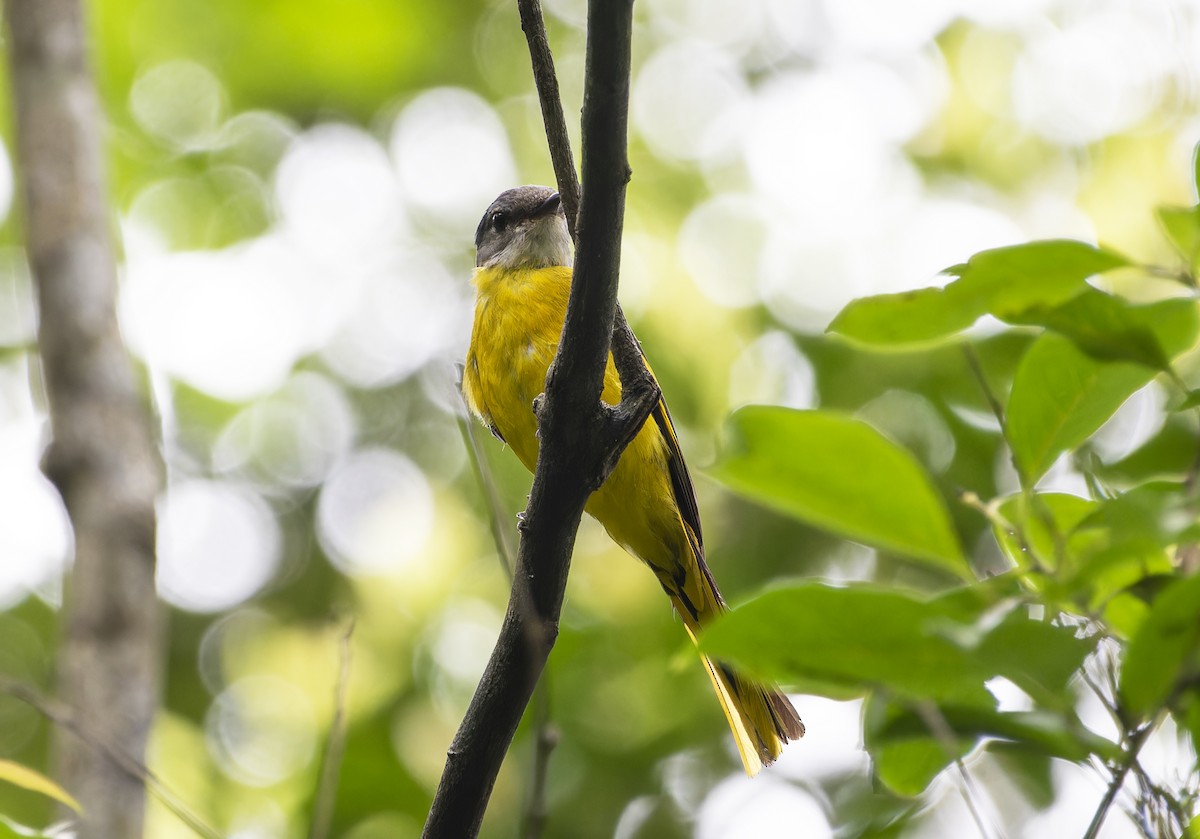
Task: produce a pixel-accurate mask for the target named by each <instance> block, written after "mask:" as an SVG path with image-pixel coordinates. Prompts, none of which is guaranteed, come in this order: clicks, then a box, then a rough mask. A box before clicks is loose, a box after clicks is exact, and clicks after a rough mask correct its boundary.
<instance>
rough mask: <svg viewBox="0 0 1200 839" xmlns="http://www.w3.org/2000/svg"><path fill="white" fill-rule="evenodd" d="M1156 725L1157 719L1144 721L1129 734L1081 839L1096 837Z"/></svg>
mask: <svg viewBox="0 0 1200 839" xmlns="http://www.w3.org/2000/svg"><path fill="white" fill-rule="evenodd" d="M1157 725H1158V720H1157V719H1156V720H1153V721H1151V722H1148V723H1145V724H1144V725H1142V726H1141V727H1140V728H1138V729H1137V730H1135V731H1133V732H1132V733H1131V734H1129V737H1128V742H1129V745H1128V748H1127V750H1126V752H1125V759H1124V760H1122V761H1121V763H1120V764H1119V765H1118V766H1117V768H1116V769H1115V770H1114V771H1113V777H1112V781H1110V782H1109V784H1108V790H1107V791H1106V792H1105V793H1104V798H1102V799H1101V800H1100V806H1099V807H1097V808H1096V814H1095V815H1094V816H1092V822H1091V824H1089V825H1088V829H1087V832H1086V833H1084V834H1083V839H1096V836H1097V835H1099V833H1100V828H1101V827H1103V826H1104V819H1105V817H1106V816H1107V815H1108V811H1109V809H1110V808H1111V807H1112V805H1113V802H1114V801H1115V800H1116V799H1117V794H1118V793H1119V792H1120V791H1121V787H1122V786H1124V785H1125V776H1126V775H1128V774H1129V770H1130V769H1132V768H1133V765H1134V764H1135V763H1137V759H1138V754H1139V753H1140V752H1141V751H1142V746H1144V745H1146V741H1147V740H1149V739H1150V733H1151V732H1152V731H1154V729H1155V728H1156V727H1157Z"/></svg>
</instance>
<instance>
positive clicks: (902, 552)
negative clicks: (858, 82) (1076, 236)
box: [703, 205, 1200, 835]
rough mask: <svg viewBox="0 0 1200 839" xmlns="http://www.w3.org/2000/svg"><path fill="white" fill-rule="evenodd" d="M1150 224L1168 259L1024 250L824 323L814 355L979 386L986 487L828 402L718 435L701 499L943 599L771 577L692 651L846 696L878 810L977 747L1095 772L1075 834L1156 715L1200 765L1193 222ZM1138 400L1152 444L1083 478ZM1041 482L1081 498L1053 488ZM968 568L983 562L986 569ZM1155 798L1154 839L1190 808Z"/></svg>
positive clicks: (776, 411) (1134, 766)
mask: <svg viewBox="0 0 1200 839" xmlns="http://www.w3.org/2000/svg"><path fill="white" fill-rule="evenodd" d="M1159 219H1160V222H1161V224H1162V228H1163V231H1164V233H1165V235H1166V236H1167V238H1168V239H1169V240H1170V241H1171V243H1172V244H1173V245H1174V247H1175V248H1176V250H1177V251H1178V254H1179V256H1180V260H1181V264H1180V265H1179V266H1169V267H1164V266H1151V265H1142V264H1138V263H1136V262H1135V261H1134V260H1132V259H1130V258H1128V257H1126V256H1124V255H1122V254H1119V253H1116V252H1114V251H1112V250H1109V249H1106V248H1103V247H1096V246H1093V245H1090V244H1086V243H1083V242H1077V241H1068V240H1052V241H1036V242H1030V243H1027V244H1023V245H1017V246H1013V247H1005V248H999V249H995V250H988V251H984V252H981V253H978V254H976V255H975V256H973V257H971V258H970V259H969V260H968V261H967V262H966V263H965V264H962V265H956V266H953V267H951V268H948V269H947V270H946V271H945V272H943V273H944V275H945V277H946V282H945V284H944V285H942V286H938V287H931V288H925V289H920V290H917V291H911V292H904V293H900V294H886V295H878V296H873V297H867V298H862V299H858V300H855V301H852V302H851V303H850V304H849V305H848V306H846V307H845V308H844V309H843V310H842V311H841V312H840V313H839V314H838V315H837V316H836V317H835V318H834V320H833V321H832V323H831V324H830V326H829V329H828V331H829V332H830V333H831V334H832V335H833V336H834V337H833V338H831V339H829V340H830V341H832V342H833V343H835V344H836V343H838V342H848V343H850V344H852V345H853V346H856V347H858V348H860V349H863V348H865V349H866V350H868V351H870V352H873V353H889V354H891V356H889V355H875V356H874V357H875V358H877V359H878V366H880V367H881V368H882V367H884V366H885V365H886V364H889V363H891V362H890V361H889V359H890V358H891V357H892V356H894V355H895V354H897V353H906V354H908V356H907V357H909V358H911V359H913V363H914V364H919V363H920V361H921V359H922V358H923V357H925V356H924V355H922V354H926V355H927V354H928V353H930V352H939V351H942V350H943V349H944V348H946V347H957V348H959V349H960V350H961V353H962V356H961V360H962V363H961V365H960V369H959V370H958V372H957V373H956V374H954V375H952V376H951V377H950V380H948V381H944V382H942V386H943V389H944V390H945V391H947V392H962V391H963V390H964V389H965V388H968V387H971V386H974V387H976V388H978V389H980V392H981V393H982V395H983V397H984V401H985V402H986V404H987V405H988V406H989V409H990V411H991V412H992V413H993V414H994V420H995V428H996V433H997V434H998V435H999V437H1000V441H999V443H1000V446H1001V448H1002V449H1003V450H1005V451H1006V452H1007V455H1008V458H1009V459H1010V460H1011V464H1012V470H1013V478H1012V479H1011V481H1010V483H1012V484H1013V485H1012V486H1010V487H1004V486H1003V484H1004V480H1003V478H1002V477H998V478H997V479H996V480H995V482H994V485H979V486H963V487H958V488H957V490H956V491H955V490H948V488H947V487H946V486H944V482H942V483H939V481H938V479H937V476H935V475H933V474H931V472H930V470H929V469H927V468H926V466H925V465H924V464H923V463H922V462H921V460H920V458H919V452H915V451H912V450H910V449H909V448H906V447H905V445H902V443H901V442H900V441H897V440H895V439H892V438H891V437H890V436H888V434H887V433H885V431H884V430H881V428H877V427H875V426H872V425H871V424H869V423H868V422H867V421H866V420H865V419H863V418H860V417H856V416H852V415H850V414H848V413H844V412H839V411H836V410H832V409H822V410H804V411H800V410H791V409H786V408H779V407H767V406H750V407H745V408H742V409H740V410H739V411H737V412H735V413H734V414H733V415H732V416H731V417H730V419H729V422H728V428H727V443H726V446H725V449H724V453H723V455H722V456H721V458H720V459H719V460H718V462H717V463H716V465H715V466H714V468H713V469H712V470H711V474H712V475H713V476H714V477H716V478H717V479H718V480H719V481H721V482H722V483H724V484H725V485H726V486H728V487H729V488H730V489H732V490H733V491H735V492H737V493H739V494H741V495H743V496H745V497H747V498H749V499H752V500H754V501H756V502H759V503H761V504H763V505H765V506H767V507H770V508H772V509H774V510H776V511H778V512H781V513H783V514H785V515H787V516H791V517H794V518H796V519H799V520H800V521H802V522H805V523H806V524H809V525H812V526H815V527H817V528H820V529H823V530H827V531H830V532H831V533H833V534H835V535H838V536H841V537H844V538H846V539H850V540H853V541H856V542H859V543H862V544H865V545H868V546H870V547H873V548H875V549H877V551H879V552H880V553H881V554H884V555H888V556H898V557H903V558H904V560H903V561H907V562H910V563H913V564H916V565H919V566H922V567H924V568H926V569H929V570H930V571H931V572H932V573H933V574H934V575H935V576H934V579H940V580H941V581H942V584H941V585H940V586H937V585H935V586H934V587H933V588H934V591H932V592H929V591H925V592H920V591H910V590H906V589H904V588H898V587H891V588H885V587H881V586H878V585H871V584H863V583H860V584H849V585H845V584H840V585H833V584H827V583H823V582H817V581H807V582H803V583H797V584H790V585H785V586H782V587H777V588H773V589H771V590H769V591H767V592H765V593H764V594H762V595H760V596H758V597H757V598H755V599H753V600H751V601H750V602H748V603H746V604H744V605H743V606H741V607H739V608H738V609H735V610H734V612H733V613H732V614H731V615H729V616H728V617H727V618H726V619H724V620H723V621H721V622H719V623H718V624H717V625H715V626H714V627H713V628H712V629H711V630H709V631H708V632H707V633H706V634H705V636H704V638H703V646H704V648H705V649H706V651H708V652H709V653H711V654H713V655H715V656H717V657H719V658H722V659H726V660H731V661H735V662H737V663H738V664H740V665H743V666H745V667H748V668H750V669H751V670H753V671H754V672H757V673H758V674H760V675H761V676H763V677H767V678H773V679H778V680H780V681H782V682H784V683H786V684H788V685H791V686H793V687H795V688H797V689H799V690H801V691H804V692H808V693H814V694H820V695H824V696H828V697H833V698H845V697H849V696H863V697H865V698H866V704H865V710H864V723H863V724H864V742H865V745H866V748H867V750H868V751H869V753H870V755H871V758H872V760H873V765H874V771H875V775H876V778H877V780H878V781H879V782H881V783H882V784H883V785H884V786H885V787H886V788H887V789H888V790H890V791H891V792H892V793H894V794H896V795H898V796H916V795H918V794H920V793H921V792H923V791H924V790H925V789H926V788H927V787H928V786H929V784H930V783H931V781H932V780H933V779H934V778H935V777H936V776H937V775H938V774H939V773H940V772H942V771H943V770H945V769H946V768H947V767H950V766H953V765H955V764H956V763H958V762H959V761H961V759H962V758H963V757H965V756H966V755H968V754H969V753H971V752H972V751H974V750H977V749H979V748H981V747H982V748H987V749H988V750H990V751H992V752H994V753H997V754H1003V753H1010V754H1011V753H1016V754H1020V755H1024V756H1026V757H1028V756H1037V757H1038V758H1040V759H1044V758H1058V759H1061V760H1066V761H1072V762H1076V763H1079V764H1093V765H1102V766H1105V767H1108V768H1109V769H1110V770H1111V775H1112V786H1113V791H1114V794H1113V795H1112V796H1109V797H1107V798H1106V803H1105V804H1104V805H1103V806H1102V807H1101V810H1100V812H1098V813H1097V814H1096V819H1095V824H1094V829H1098V827H1099V824H1100V823H1101V822H1102V821H1103V818H1104V814H1105V811H1106V809H1107V807H1108V804H1109V803H1111V799H1112V798H1114V797H1115V791H1116V790H1118V789H1119V788H1120V786H1121V784H1122V782H1123V779H1124V778H1125V777H1126V776H1127V774H1128V773H1129V772H1130V771H1131V770H1133V771H1135V772H1140V767H1139V765H1138V750H1139V749H1140V748H1141V745H1142V743H1143V742H1144V739H1145V737H1146V736H1147V734H1148V733H1149V732H1150V731H1152V730H1153V729H1154V727H1156V726H1158V725H1159V724H1160V723H1161V721H1162V720H1163V719H1164V718H1166V717H1167V716H1171V717H1173V718H1174V720H1175V723H1176V725H1177V726H1178V727H1179V729H1180V730H1183V731H1186V732H1188V733H1189V734H1190V737H1191V738H1192V740H1193V744H1194V745H1195V747H1196V749H1197V750H1200V576H1198V575H1197V573H1196V572H1197V568H1198V567H1200V563H1198V562H1197V558H1198V554H1197V551H1198V548H1200V546H1198V544H1197V543H1198V542H1200V523H1198V522H1200V519H1198V513H1200V492H1198V488H1197V464H1198V463H1200V461H1198V459H1197V458H1196V456H1195V454H1194V453H1195V451H1196V445H1197V435H1196V430H1195V420H1194V418H1193V417H1191V416H1189V415H1187V412H1189V411H1191V409H1193V408H1196V407H1197V406H1198V405H1200V395H1198V392H1197V390H1195V389H1194V385H1189V384H1188V380H1189V378H1191V379H1193V380H1194V379H1195V370H1194V358H1193V356H1192V350H1193V348H1194V347H1195V345H1196V342H1197V337H1198V336H1200V311H1198V309H1197V300H1196V294H1195V292H1196V287H1197V284H1196V278H1195V272H1196V271H1197V270H1198V268H1200V261H1198V256H1197V253H1198V245H1197V243H1200V205H1198V206H1196V207H1190V208H1186V209H1173V208H1164V209H1162V210H1160V212H1159ZM1164 280H1166V281H1167V282H1164ZM997 333H1000V336H1003V335H1006V334H1011V335H1013V336H1014V337H1016V336H1024V338H1025V340H1024V341H1023V342H1015V343H1012V344H1011V346H1013V347H1017V348H1018V350H1017V357H1016V359H1015V362H1014V365H1013V366H1011V369H1010V370H989V369H987V365H986V364H985V363H984V362H983V361H981V358H983V357H984V352H983V350H984V348H985V345H986V343H987V342H994V341H995V340H997V337H998V335H997ZM1147 386H1153V387H1155V388H1160V387H1161V388H1164V389H1165V390H1166V391H1167V393H1168V396H1167V397H1166V399H1165V400H1164V404H1163V406H1162V408H1161V410H1160V413H1161V414H1162V415H1161V416H1160V417H1158V418H1157V419H1158V421H1159V422H1160V423H1161V425H1162V428H1163V431H1161V432H1160V433H1159V435H1158V436H1157V437H1155V438H1154V439H1151V440H1150V441H1149V442H1147V443H1146V444H1145V445H1144V446H1142V447H1141V449H1139V450H1138V451H1135V452H1134V453H1133V454H1131V455H1129V456H1128V457H1126V458H1123V459H1121V460H1113V461H1109V462H1106V461H1105V459H1104V457H1103V456H1102V455H1101V453H1100V451H1099V450H1098V449H1097V447H1095V446H1094V445H1093V444H1092V440H1093V437H1094V435H1095V434H1096V432H1097V431H1098V430H1099V429H1101V427H1102V426H1104V425H1105V424H1106V423H1107V422H1108V421H1109V420H1110V419H1112V417H1113V416H1114V414H1115V413H1116V412H1117V411H1118V409H1119V408H1121V406H1122V405H1123V404H1124V403H1125V402H1126V401H1127V400H1128V399H1129V398H1130V397H1131V396H1133V395H1134V394H1135V393H1136V392H1138V391H1139V390H1141V389H1143V388H1146V387H1147ZM1168 436H1169V439H1168ZM1064 475H1065V476H1067V477H1069V478H1072V479H1074V485H1075V486H1078V487H1080V488H1081V489H1080V490H1078V491H1075V492H1062V491H1055V487H1056V486H1059V485H1061V484H1062V478H1063V476H1064ZM997 487H999V488H997ZM965 510H970V511H971V512H972V513H973V514H974V515H975V516H981V517H983V519H984V520H985V529H986V531H990V534H986V533H985V537H986V538H985V539H983V540H980V541H979V542H978V543H977V544H980V545H982V547H977V548H976V550H975V554H976V555H971V554H970V553H969V552H967V551H964V548H963V545H964V544H966V543H967V542H966V538H965V537H967V534H966V533H964V528H963V525H962V522H963V516H962V513H963V512H964V511H965ZM988 553H991V554H993V555H995V554H998V555H999V557H1000V558H1001V559H1002V561H1003V563H1004V567H1003V568H1002V569H1001V570H1000V571H999V573H996V571H995V569H994V568H989V567H988V566H987V564H986V563H985V562H984V555H986V554H988ZM1101 653H1103V654H1101ZM1113 653H1115V656H1114V655H1113ZM1105 661H1115V666H1113V667H1110V668H1108V670H1107V671H1106V670H1105V668H1104V662H1105ZM1106 680H1107V682H1108V686H1107V687H1106V686H1105V684H1104V682H1105V681H1106ZM1001 681H1003V682H1006V683H1008V684H1009V685H1010V687H1011V686H1015V687H1016V688H1017V689H1019V691H1020V692H1021V693H1023V694H1024V697H1025V699H1026V700H1027V702H1026V706H1027V707H1026V708H1025V709H1023V710H1014V709H1012V707H1011V705H1012V703H1007V705H1006V706H1005V707H1002V705H1001V703H1000V702H999V701H998V699H997V694H999V693H1000V692H1001V691H999V690H997V689H996V687H997V685H999V684H1000V683H1001ZM1097 682H1100V683H1099V684H1098V683H1097ZM1089 689H1091V690H1094V691H1096V693H1097V694H1098V695H1099V697H1100V698H1101V700H1102V701H1104V702H1105V703H1106V704H1107V706H1108V707H1109V710H1110V711H1111V713H1112V716H1113V718H1114V720H1115V722H1116V728H1117V729H1118V730H1119V736H1118V737H1116V738H1112V739H1110V738H1107V737H1102V736H1100V735H1098V734H1097V733H1095V732H1094V731H1093V730H1091V729H1089V728H1088V727H1086V726H1085V725H1084V724H1083V723H1082V722H1081V720H1080V717H1079V715H1078V713H1077V704H1078V697H1079V695H1080V694H1081V693H1082V692H1083V691H1085V690H1089ZM812 722H813V723H814V724H816V725H819V724H820V722H819V721H812ZM959 766H960V768H961V767H962V764H961V763H959ZM1192 774H1193V775H1194V774H1195V773H1194V772H1193V773H1192ZM1187 783H1190V782H1187ZM1184 786H1186V783H1185V784H1184ZM1173 796H1174V800H1173V803H1172V805H1171V806H1168V807H1166V808H1164V810H1163V812H1164V815H1163V816H1162V818H1164V819H1167V820H1168V821H1169V822H1170V823H1169V824H1167V825H1166V826H1165V827H1164V826H1163V825H1160V826H1159V827H1158V828H1156V829H1163V830H1166V831H1167V832H1168V833H1169V832H1171V831H1175V832H1176V833H1175V835H1178V832H1179V831H1182V830H1184V829H1185V828H1186V825H1187V819H1188V818H1190V817H1191V816H1192V815H1194V814H1191V813H1188V812H1186V811H1187V809H1188V805H1187V804H1186V802H1189V801H1194V795H1193V794H1192V793H1190V792H1189V790H1188V789H1183V788H1181V789H1179V790H1176V791H1174V793H1173ZM1181 802H1185V803H1181ZM1164 835H1166V834H1165V833H1164Z"/></svg>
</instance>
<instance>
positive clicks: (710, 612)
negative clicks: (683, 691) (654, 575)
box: [659, 547, 804, 777]
mask: <svg viewBox="0 0 1200 839" xmlns="http://www.w3.org/2000/svg"><path fill="white" fill-rule="evenodd" d="M688 558H689V559H694V560H695V563H696V564H695V567H694V569H693V568H689V569H688V570H689V572H691V571H693V570H694V571H695V572H698V573H694V574H693V573H688V574H687V575H686V580H687V582H686V583H684V584H683V585H680V584H679V581H678V580H672V581H670V582H667V581H665V580H663V578H662V577H661V576H660V577H659V581H660V582H662V583H663V589H664V590H665V591H666V593H667V595H668V596H669V597H670V598H671V603H672V605H674V607H675V611H676V612H678V613H679V616H680V617H681V618H683V624H684V626H685V627H686V628H687V631H688V635H689V636H690V637H691V639H692V642H693V643H695V641H696V633H697V632H698V631H699V629H700V627H701V626H703V625H704V624H706V623H708V622H709V621H710V620H712V619H713V618H715V617H716V616H717V615H719V614H721V613H722V612H724V611H726V610H727V608H728V607H726V605H725V599H724V598H723V597H721V592H720V590H719V589H718V588H717V584H716V581H715V580H713V577H712V573H711V572H710V571H709V570H708V566H707V565H706V564H705V562H704V558H703V555H702V554H700V553H698V552H697V551H696V550H695V548H694V547H693V550H691V551H688ZM689 583H690V585H689ZM689 591H690V592H691V594H690V595H689V593H688V592H689ZM701 658H702V660H703V661H704V668H705V670H707V671H708V678H709V679H710V680H711V681H712V685H713V690H715V691H716V693H717V699H718V700H720V702H721V710H723V711H724V712H725V719H726V720H728V721H729V727H730V729H732V730H733V739H734V741H735V742H736V743H737V747H738V753H739V754H741V756H742V765H743V766H745V767H746V774H747V775H749V776H751V777H754V776H755V775H757V774H758V772H759V770H760V769H762V768H763V767H764V766H769V765H770V764H772V763H774V762H775V759H776V758H777V757H779V754H780V752H782V751H783V744H784V743H786V742H788V741H789V740H797V739H799V738H801V737H803V736H804V723H803V722H801V721H800V715H799V714H797V713H796V709H795V708H793V707H792V703H791V702H790V701H789V700H788V698H787V697H786V696H784V694H783V691H781V690H780V689H779V688H778V687H776V686H775V685H770V684H762V683H760V682H756V681H754V680H752V679H748V678H746V677H744V676H741V675H739V674H738V673H737V672H735V671H734V670H733V668H732V667H729V666H728V665H727V664H724V663H722V662H720V661H715V660H713V659H711V658H709V657H708V656H701Z"/></svg>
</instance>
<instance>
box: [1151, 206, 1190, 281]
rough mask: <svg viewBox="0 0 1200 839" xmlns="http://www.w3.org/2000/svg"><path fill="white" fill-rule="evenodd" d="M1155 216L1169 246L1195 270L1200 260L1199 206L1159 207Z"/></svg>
mask: <svg viewBox="0 0 1200 839" xmlns="http://www.w3.org/2000/svg"><path fill="white" fill-rule="evenodd" d="M1155 215H1156V216H1157V217H1158V223H1159V224H1160V225H1161V226H1162V229H1163V232H1164V233H1166V234H1167V239H1168V240H1169V241H1170V242H1171V245H1172V246H1173V247H1174V248H1175V250H1176V251H1178V252H1179V255H1180V256H1182V257H1183V258H1184V259H1185V260H1186V261H1187V264H1188V267H1189V268H1191V269H1193V270H1195V268H1196V265H1197V259H1198V258H1200V206H1196V207H1159V208H1158V209H1157V210H1156V211H1155Z"/></svg>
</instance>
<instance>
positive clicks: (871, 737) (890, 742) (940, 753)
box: [863, 695, 975, 797]
mask: <svg viewBox="0 0 1200 839" xmlns="http://www.w3.org/2000/svg"><path fill="white" fill-rule="evenodd" d="M936 707H937V706H936V705H935V706H933V708H934V709H936ZM956 733H957V732H956ZM863 745H864V746H866V749H867V752H868V753H869V754H870V755H871V763H872V768H873V769H874V771H875V776H876V777H877V778H878V779H879V780H880V781H881V782H882V783H883V784H884V786H886V787H887V788H888V789H890V790H891V791H892V792H894V793H895V794H897V795H902V796H906V797H913V796H917V795H920V794H921V793H922V792H924V791H925V788H926V787H928V786H929V784H930V783H931V782H932V781H933V779H934V778H936V777H937V776H938V773H940V772H941V771H942V770H943V769H945V768H946V767H947V766H949V765H950V764H951V763H952V762H953V761H954V760H955V759H957V758H961V757H963V756H964V755H966V754H967V753H968V752H969V751H971V749H972V748H973V747H974V746H975V741H974V739H973V738H971V737H954V738H947V739H946V740H939V739H937V738H936V737H934V736H933V735H932V734H931V733H930V731H929V727H928V725H926V723H925V721H924V720H923V719H921V718H920V717H919V716H918V715H917V714H916V713H915V712H913V711H912V710H910V709H909V708H907V707H906V706H905V705H904V704H902V703H899V702H893V701H889V700H887V699H886V698H885V697H883V696H879V695H873V696H870V697H868V698H867V701H866V703H865V704H864V707H863Z"/></svg>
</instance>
